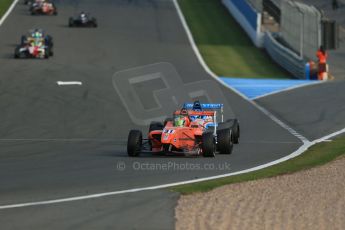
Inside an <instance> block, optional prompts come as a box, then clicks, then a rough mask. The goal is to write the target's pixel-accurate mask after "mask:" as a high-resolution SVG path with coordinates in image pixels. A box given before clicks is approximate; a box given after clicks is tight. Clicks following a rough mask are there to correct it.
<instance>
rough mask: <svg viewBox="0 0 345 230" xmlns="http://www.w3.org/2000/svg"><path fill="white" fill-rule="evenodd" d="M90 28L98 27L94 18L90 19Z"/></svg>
mask: <svg viewBox="0 0 345 230" xmlns="http://www.w3.org/2000/svg"><path fill="white" fill-rule="evenodd" d="M92 26H93V27H95V28H96V27H97V26H98V25H97V20H96V18H92Z"/></svg>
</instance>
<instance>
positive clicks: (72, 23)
mask: <svg viewBox="0 0 345 230" xmlns="http://www.w3.org/2000/svg"><path fill="white" fill-rule="evenodd" d="M68 26H69V27H73V26H74V19H73V18H72V17H71V18H69V20H68Z"/></svg>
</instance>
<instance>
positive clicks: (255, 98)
mask: <svg viewBox="0 0 345 230" xmlns="http://www.w3.org/2000/svg"><path fill="white" fill-rule="evenodd" d="M323 83H326V81H315V82H312V83H306V84H303V85H297V86H292V87H290V88H287V89H282V90H279V91H275V92H272V93H266V94H264V95H260V96H257V97H254V98H252V99H251V100H258V99H260V98H263V97H268V96H272V95H275V94H279V93H284V92H288V91H292V90H295V89H300V88H305V87H309V86H313V85H319V84H323Z"/></svg>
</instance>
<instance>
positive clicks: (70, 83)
mask: <svg viewBox="0 0 345 230" xmlns="http://www.w3.org/2000/svg"><path fill="white" fill-rule="evenodd" d="M56 84H58V85H82V84H83V83H82V82H81V81H57V82H56Z"/></svg>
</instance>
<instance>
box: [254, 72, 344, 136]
mask: <svg viewBox="0 0 345 230" xmlns="http://www.w3.org/2000/svg"><path fill="white" fill-rule="evenodd" d="M340 77H341V78H342V77H343V76H340ZM344 88H345V81H344V80H337V81H331V82H326V83H322V84H317V85H312V86H308V87H305V88H299V89H295V90H293V91H287V92H282V93H279V94H277V95H274V96H272V97H264V98H261V99H258V100H257V102H258V103H259V104H260V105H262V106H264V107H265V108H269V110H270V112H272V113H273V114H274V115H275V116H276V117H278V118H279V119H281V120H283V121H284V122H285V123H286V124H288V125H289V126H290V127H293V128H294V129H295V130H296V131H297V132H298V133H300V134H302V135H303V136H304V137H306V138H308V139H309V140H315V139H318V138H321V137H323V136H326V135H328V134H330V133H333V132H336V131H338V130H340V129H342V128H343V127H345V104H344V101H345V94H344V93H343V92H344Z"/></svg>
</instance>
